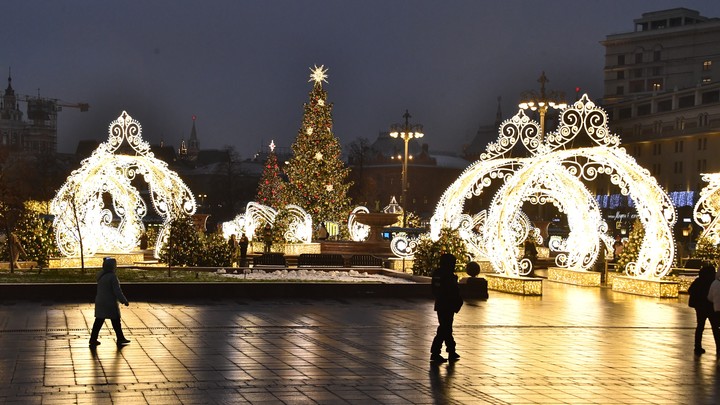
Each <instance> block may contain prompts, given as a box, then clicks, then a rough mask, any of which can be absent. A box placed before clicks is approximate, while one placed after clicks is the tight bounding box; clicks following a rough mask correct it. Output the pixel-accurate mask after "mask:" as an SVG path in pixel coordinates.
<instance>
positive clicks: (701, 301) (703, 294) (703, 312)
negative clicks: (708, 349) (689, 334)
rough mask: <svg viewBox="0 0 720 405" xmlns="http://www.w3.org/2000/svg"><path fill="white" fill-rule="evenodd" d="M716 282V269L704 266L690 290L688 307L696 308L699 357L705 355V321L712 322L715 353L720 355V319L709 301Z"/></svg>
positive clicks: (696, 337) (697, 350) (697, 352)
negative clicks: (703, 336) (711, 287)
mask: <svg viewBox="0 0 720 405" xmlns="http://www.w3.org/2000/svg"><path fill="white" fill-rule="evenodd" d="M714 280H715V268H714V267H712V266H703V267H702V268H701V269H700V271H699V272H698V277H697V278H696V279H695V280H693V282H692V284H690V287H689V288H688V294H689V295H690V297H689V299H688V305H689V306H690V307H692V308H695V318H696V319H697V326H696V327H695V355H697V356H699V355H701V354H703V353H705V349H703V347H702V335H703V331H704V330H705V321H706V320H709V321H710V326H711V327H712V334H713V338H714V339H715V353H716V355H720V317H719V316H718V314H716V313H715V309H714V308H713V303H712V302H710V300H709V299H708V294H709V293H710V286H711V285H712V283H713V281H714Z"/></svg>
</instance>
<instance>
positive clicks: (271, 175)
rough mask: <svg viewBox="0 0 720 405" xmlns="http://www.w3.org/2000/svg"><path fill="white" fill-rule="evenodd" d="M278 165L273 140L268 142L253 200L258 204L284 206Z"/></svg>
mask: <svg viewBox="0 0 720 405" xmlns="http://www.w3.org/2000/svg"><path fill="white" fill-rule="evenodd" d="M280 175H281V172H280V166H279V165H278V160H277V156H276V155H275V142H272V141H271V142H270V154H269V155H268V157H267V160H266V161H265V167H264V168H263V172H262V177H260V182H259V183H258V189H257V196H256V197H255V201H257V202H258V203H260V204H263V205H267V206H269V207H273V208H275V209H280V208H281V207H284V206H285V203H284V199H285V182H283V179H282V177H280Z"/></svg>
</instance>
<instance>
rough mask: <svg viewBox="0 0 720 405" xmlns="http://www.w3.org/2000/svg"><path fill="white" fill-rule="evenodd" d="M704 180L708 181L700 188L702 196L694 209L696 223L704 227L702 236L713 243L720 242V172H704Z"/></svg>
mask: <svg viewBox="0 0 720 405" xmlns="http://www.w3.org/2000/svg"><path fill="white" fill-rule="evenodd" d="M702 179H703V181H706V182H707V183H708V185H707V186H705V188H703V189H702V190H700V198H699V199H698V201H697V203H696V204H695V208H694V209H693V218H694V219H695V223H697V224H698V225H700V226H701V227H702V228H703V231H702V234H701V236H700V237H701V238H704V239H706V240H707V241H708V242H709V243H711V244H712V245H717V244H718V243H720V223H719V222H718V219H719V218H718V213H719V212H720V173H703V174H702Z"/></svg>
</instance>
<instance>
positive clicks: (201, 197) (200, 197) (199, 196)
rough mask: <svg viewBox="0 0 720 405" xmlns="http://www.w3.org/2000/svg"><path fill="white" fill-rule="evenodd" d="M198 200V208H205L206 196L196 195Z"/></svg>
mask: <svg viewBox="0 0 720 405" xmlns="http://www.w3.org/2000/svg"><path fill="white" fill-rule="evenodd" d="M198 198H199V199H200V206H201V207H203V208H204V207H205V199H206V198H207V194H198Z"/></svg>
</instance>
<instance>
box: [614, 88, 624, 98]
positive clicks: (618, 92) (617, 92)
mask: <svg viewBox="0 0 720 405" xmlns="http://www.w3.org/2000/svg"><path fill="white" fill-rule="evenodd" d="M615 93H616V94H617V95H618V96H622V95H623V94H625V86H617V88H616V89H615Z"/></svg>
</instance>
